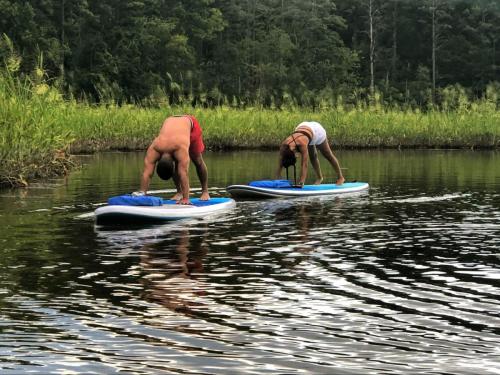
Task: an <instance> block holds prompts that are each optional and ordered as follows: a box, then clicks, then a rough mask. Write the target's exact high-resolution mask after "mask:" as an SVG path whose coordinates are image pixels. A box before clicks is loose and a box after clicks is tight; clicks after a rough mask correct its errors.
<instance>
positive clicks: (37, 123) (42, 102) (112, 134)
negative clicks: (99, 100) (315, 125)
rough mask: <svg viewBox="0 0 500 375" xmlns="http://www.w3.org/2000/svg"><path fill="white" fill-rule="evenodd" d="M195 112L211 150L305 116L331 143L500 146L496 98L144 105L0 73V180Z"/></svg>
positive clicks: (23, 179)
mask: <svg viewBox="0 0 500 375" xmlns="http://www.w3.org/2000/svg"><path fill="white" fill-rule="evenodd" d="M182 113H190V114H193V115H195V116H196V117H197V118H198V119H199V121H200V123H201V125H202V128H203V132H204V140H205V143H206V145H207V147H208V148H209V149H227V148H233V149H234V148H275V149H277V147H278V145H279V143H280V142H281V141H282V140H283V139H284V138H285V137H286V136H287V135H288V134H289V133H290V132H291V131H292V130H293V129H294V127H295V126H296V125H297V124H298V123H300V122H302V121H305V120H310V121H318V122H320V123H321V124H323V126H324V127H325V128H326V130H327V133H328V136H329V139H330V142H331V143H332V145H333V146H334V147H342V148H365V147H391V148H395V147H403V148H407V147H411V148H415V147H456V148H496V147H499V146H500V113H499V112H498V111H497V104H496V99H495V100H487V99H484V100H480V101H478V102H474V103H467V105H463V106H459V107H458V108H454V109H453V110H447V109H444V110H429V111H426V112H422V111H419V110H411V109H408V110H401V109H387V108H382V107H381V106H380V105H372V106H362V105H360V106H358V107H357V108H343V107H341V106H338V107H335V108H332V107H329V108H324V109H321V110H316V111H313V110H309V109H304V108H290V109H287V110H276V109H274V110H272V109H264V108H259V107H255V108H246V109H235V108H230V107H227V106H226V107H217V108H210V109H207V108H192V107H170V106H168V105H165V106H163V107H162V108H142V107H139V106H132V105H124V106H118V105H115V104H113V103H106V104H101V105H98V106H96V105H90V104H88V103H85V102H83V103H82V102H76V101H74V100H63V99H62V97H61V95H60V94H59V93H58V92H57V91H56V90H55V89H54V88H51V87H49V86H48V85H46V84H45V83H43V82H39V83H35V82H33V81H32V80H29V79H25V80H22V79H20V78H18V77H14V76H12V75H11V74H9V73H8V72H2V73H0V160H1V163H0V185H3V186H5V185H7V186H9V185H12V186H15V185H26V184H27V183H28V182H29V181H32V180H34V179H38V178H46V177H49V176H55V175H61V174H64V173H66V172H67V171H68V169H69V168H71V161H70V154H72V153H88V152H97V151H104V150H118V149H119V150H132V149H145V148H146V147H147V146H148V144H149V143H150V142H151V140H152V139H153V138H154V137H155V136H156V134H157V132H158V130H159V128H160V127H161V124H162V122H163V120H164V119H165V118H166V117H167V116H169V115H173V114H182Z"/></svg>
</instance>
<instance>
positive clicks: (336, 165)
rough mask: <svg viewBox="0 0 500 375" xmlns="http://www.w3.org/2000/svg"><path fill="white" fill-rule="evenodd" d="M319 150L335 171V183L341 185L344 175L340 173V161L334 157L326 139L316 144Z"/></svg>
mask: <svg viewBox="0 0 500 375" xmlns="http://www.w3.org/2000/svg"><path fill="white" fill-rule="evenodd" d="M318 148H319V150H320V151H321V154H322V155H323V156H324V157H325V158H326V160H328V162H329V163H330V164H331V166H332V167H333V169H334V170H335V172H337V181H336V182H335V183H336V184H337V185H342V184H343V183H344V181H345V179H344V176H343V175H342V170H341V169H340V163H339V161H338V160H337V158H336V157H335V155H334V154H333V152H332V149H331V148H330V144H329V143H328V139H325V141H324V142H323V143H322V144H320V145H318Z"/></svg>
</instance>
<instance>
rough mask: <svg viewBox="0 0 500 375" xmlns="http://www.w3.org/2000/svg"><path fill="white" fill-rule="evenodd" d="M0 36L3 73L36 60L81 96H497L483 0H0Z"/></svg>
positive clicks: (27, 70) (275, 99)
mask: <svg viewBox="0 0 500 375" xmlns="http://www.w3.org/2000/svg"><path fill="white" fill-rule="evenodd" d="M0 33H1V34H3V38H2V41H1V42H0V47H1V48H0V58H1V59H2V60H3V61H6V62H8V61H10V62H11V64H10V65H11V66H7V69H10V70H13V71H16V72H17V74H21V75H23V74H24V75H30V74H32V73H33V71H34V70H36V69H37V68H38V69H40V68H41V66H40V65H41V63H42V61H43V70H44V72H45V74H46V75H47V77H48V79H49V81H50V82H52V84H53V85H55V86H57V87H58V88H59V89H60V91H61V92H63V93H64V94H65V95H66V96H68V97H72V98H77V99H80V98H85V99H86V100H89V101H92V102H100V101H108V100H113V101H115V102H117V103H124V102H134V103H142V104H149V105H155V104H158V103H160V102H161V101H162V100H165V98H166V99H168V101H169V102H170V103H173V104H177V103H184V104H185V103H192V104H201V105H207V106H214V105H220V104H228V105H234V106H247V105H254V104H259V105H264V106H268V107H278V108H279V107H282V106H286V105H299V106H312V107H315V106H317V105H319V103H321V102H327V103H332V105H334V104H335V103H338V102H339V101H340V102H343V103H357V102H359V101H363V100H369V99H370V98H373V97H374V96H377V97H379V98H381V99H380V100H382V101H383V102H384V103H385V104H388V105H396V106H405V105H406V106H412V107H426V106H428V105H431V104H439V103H441V102H442V101H443V96H444V95H446V93H447V92H448V93H449V90H450V89H451V90H453V91H454V92H460V93H465V95H467V96H468V97H469V98H481V97H484V96H485V95H487V93H488V90H491V88H494V89H495V90H494V91H496V92H498V91H500V90H499V89H498V87H499V84H498V83H497V82H498V81H500V79H499V61H500V2H498V1H495V0H468V1H467V0H462V1H461V0H417V1H414V0H310V1H304V0H182V1H180V0H133V1H131V0H73V1H68V0H38V1H29V2H28V1H21V0H17V1H16V0H0ZM13 57H14V60H13ZM13 61H14V63H12V62H13ZM16 61H17V63H16ZM447 90H448V91H447Z"/></svg>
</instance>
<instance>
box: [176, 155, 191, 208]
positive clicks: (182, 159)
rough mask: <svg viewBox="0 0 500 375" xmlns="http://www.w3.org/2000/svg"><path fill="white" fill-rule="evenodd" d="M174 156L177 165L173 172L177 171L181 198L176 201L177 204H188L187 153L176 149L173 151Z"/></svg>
mask: <svg viewBox="0 0 500 375" xmlns="http://www.w3.org/2000/svg"><path fill="white" fill-rule="evenodd" d="M174 157H175V159H176V160H177V165H176V167H177V168H176V169H175V173H177V178H178V179H179V185H180V188H181V193H182V199H181V200H179V201H178V202H177V203H179V204H190V202H189V153H188V152H187V150H184V149H182V150H177V151H176V152H175V153H174Z"/></svg>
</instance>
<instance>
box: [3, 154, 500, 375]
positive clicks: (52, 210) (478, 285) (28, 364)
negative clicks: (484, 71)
mask: <svg viewBox="0 0 500 375" xmlns="http://www.w3.org/2000/svg"><path fill="white" fill-rule="evenodd" d="M263 154H264V155H263ZM139 156H140V155H139ZM139 156H137V155H136V154H109V155H99V156H97V157H96V158H94V159H89V163H90V164H89V165H88V166H87V167H86V168H84V169H82V170H81V171H79V172H76V173H75V174H74V175H72V176H70V178H69V179H68V181H67V183H66V184H60V183H59V182H58V181H55V182H54V184H52V185H47V186H45V187H44V185H41V186H39V187H38V188H36V189H30V190H23V191H22V192H21V191H6V192H1V193H0V203H1V205H0V224H1V226H0V228H1V229H0V233H1V236H0V244H1V245H2V247H1V249H2V250H0V251H1V255H2V257H1V258H0V265H1V266H2V270H3V272H2V273H0V303H1V314H2V320H1V322H2V325H1V327H0V358H1V362H0V369H1V372H2V373H6V374H9V373H13V374H14V373H16V374H17V373H26V372H29V371H31V372H35V373H43V374H45V373H58V372H77V373H99V374H101V373H114V372H125V373H137V374H141V373H143V374H146V373H148V374H152V373H155V374H156V373H207V374H208V373H210V374H221V373H222V374H225V373H227V374H234V373H249V374H262V373H280V374H283V373H286V374H292V373H335V374H359V373H449V374H458V373H467V374H468V373H471V374H479V373H480V374H488V373H490V374H494V373H498V372H500V362H499V361H498V358H499V356H500V347H499V345H498V342H499V341H500V328H499V327H500V303H499V297H498V296H499V295H500V293H499V292H500V283H499V281H498V280H500V260H499V258H498V249H499V248H500V240H499V236H500V193H499V192H500V189H499V188H500V171H499V170H498V168H495V167H494V166H498V165H499V164H498V162H499V160H498V156H497V154H495V153H462V152H450V153H437V152H409V153H408V154H405V153H403V154H401V153H397V152H389V153H387V152H344V154H343V155H340V157H341V160H342V161H343V165H346V166H347V167H348V168H349V169H348V171H349V173H350V174H351V178H356V179H358V180H367V181H369V182H370V183H371V186H372V188H371V190H370V191H369V192H366V193H359V194H350V195H345V196H340V197H315V198H298V199H294V200H267V201H245V202H240V203H239V204H238V206H237V208H236V209H235V210H234V211H231V212H229V213H228V214H227V215H225V216H223V217H218V218H214V217H212V218H209V219H205V220H188V221H182V222H173V223H169V224H165V225H159V226H147V227H138V228H121V229H120V230H107V229H105V228H98V227H94V226H93V222H92V219H91V218H89V217H88V215H86V214H88V213H89V212H91V211H92V210H93V209H94V208H95V207H97V206H98V205H99V204H101V203H102V202H103V201H105V197H106V196H107V195H111V194H115V193H117V192H123V191H131V190H133V186H134V185H133V184H134V183H135V181H136V177H137V175H138V173H139V170H140V157H139ZM266 156H267V158H271V157H272V156H271V155H270V154H267V155H266V153H240V154H209V155H208V157H207V164H208V165H209V168H210V166H212V167H213V168H212V169H211V170H212V174H211V177H210V178H211V180H210V181H211V185H212V186H213V188H212V191H211V194H212V195H214V196H216V195H217V194H222V193H223V187H224V186H226V185H228V184H232V183H240V182H242V180H243V181H246V180H250V179H253V177H255V179H257V178H265V177H266V176H267V174H268V173H272V171H271V169H272V165H274V164H271V163H268V164H269V170H268V169H267V164H265V163H263V158H264V157H266ZM240 159H241V160H244V161H245V163H246V164H245V169H241V170H240V172H239V173H240V174H239V175H238V174H237V172H234V170H238V168H239V167H241V165H240ZM123 163H125V164H126V165H129V166H130V165H136V164H137V168H135V169H134V168H131V167H129V169H130V170H126V168H125V167H124V166H123V165H122V164H123ZM232 163H233V164H234V168H233V167H232V165H233V164H232ZM193 181H196V180H195V179H194V180H193ZM156 183H157V185H156V186H155V187H153V188H155V189H164V188H169V186H167V187H165V186H161V185H160V184H159V183H158V182H156ZM97 187H98V188H97ZM86 216H87V217H86Z"/></svg>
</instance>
